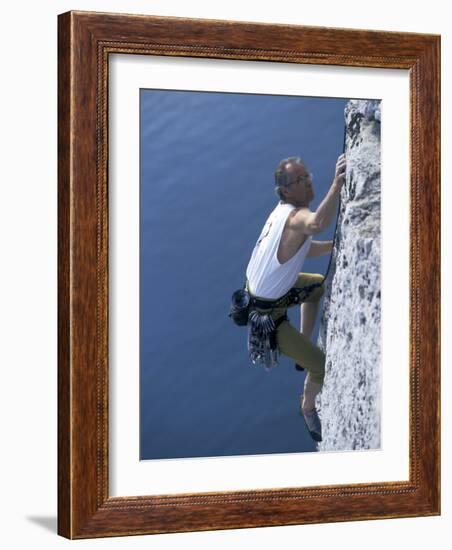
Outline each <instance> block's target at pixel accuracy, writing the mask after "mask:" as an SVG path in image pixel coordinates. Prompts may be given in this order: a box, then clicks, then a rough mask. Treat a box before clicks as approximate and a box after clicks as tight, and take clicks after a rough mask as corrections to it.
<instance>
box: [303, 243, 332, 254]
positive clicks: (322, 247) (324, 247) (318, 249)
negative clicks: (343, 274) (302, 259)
mask: <svg viewBox="0 0 452 550" xmlns="http://www.w3.org/2000/svg"><path fill="white" fill-rule="evenodd" d="M332 248H333V241H311V247H310V248H309V252H308V256H309V257H311V258H312V257H316V256H324V255H325V254H329V253H330V252H331V250H332Z"/></svg>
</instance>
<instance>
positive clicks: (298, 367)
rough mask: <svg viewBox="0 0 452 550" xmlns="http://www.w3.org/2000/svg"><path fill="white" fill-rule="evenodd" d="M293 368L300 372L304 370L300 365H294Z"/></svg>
mask: <svg viewBox="0 0 452 550" xmlns="http://www.w3.org/2000/svg"><path fill="white" fill-rule="evenodd" d="M295 368H296V369H297V370H300V371H301V370H304V368H303V367H302V366H301V365H299V364H298V363H295Z"/></svg>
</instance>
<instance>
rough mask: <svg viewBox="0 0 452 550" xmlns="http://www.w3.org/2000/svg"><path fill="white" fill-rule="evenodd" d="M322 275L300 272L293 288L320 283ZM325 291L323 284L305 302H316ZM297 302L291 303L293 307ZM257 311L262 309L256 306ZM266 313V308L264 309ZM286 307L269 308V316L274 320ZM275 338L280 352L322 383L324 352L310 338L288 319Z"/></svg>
mask: <svg viewBox="0 0 452 550" xmlns="http://www.w3.org/2000/svg"><path fill="white" fill-rule="evenodd" d="M323 278H324V277H323V275H320V274H318V273H300V274H299V275H298V278H297V280H296V282H295V284H294V287H295V288H303V287H304V286H306V285H311V284H313V283H320V282H322V281H323ZM324 291H325V287H324V285H322V286H320V287H318V288H316V289H315V290H313V291H312V293H311V294H310V296H309V297H308V299H307V300H306V302H318V301H319V300H320V298H321V297H322V294H323V293H324ZM295 305H298V304H292V305H291V306H289V307H293V306H295ZM256 309H257V311H264V310H262V309H258V308H256ZM266 312H267V313H268V310H267V311H266ZM286 312H287V308H286V307H280V308H274V309H272V310H271V317H272V318H273V319H274V320H276V319H279V318H280V317H282V316H283V315H285V314H286ZM276 339H277V342H278V347H279V350H280V351H281V353H283V354H284V355H287V356H288V357H290V358H291V359H293V360H294V361H295V363H298V364H299V365H300V366H302V367H303V368H305V369H306V370H307V371H308V373H309V377H310V379H311V380H312V381H313V382H317V383H318V384H323V379H324V377H325V354H324V353H323V351H322V350H321V349H320V348H319V347H318V346H316V345H315V344H313V343H312V342H311V340H310V339H309V338H308V337H307V336H305V335H304V334H302V333H301V332H300V331H299V330H297V329H296V328H295V327H294V326H293V325H291V324H290V323H289V321H283V322H282V323H281V324H280V325H279V327H278V328H277V332H276Z"/></svg>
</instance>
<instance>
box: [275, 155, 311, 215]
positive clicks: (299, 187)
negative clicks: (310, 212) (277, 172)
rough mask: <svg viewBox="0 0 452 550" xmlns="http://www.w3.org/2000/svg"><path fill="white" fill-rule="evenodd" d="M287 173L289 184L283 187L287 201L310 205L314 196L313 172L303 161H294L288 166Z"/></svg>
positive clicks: (298, 204)
mask: <svg viewBox="0 0 452 550" xmlns="http://www.w3.org/2000/svg"><path fill="white" fill-rule="evenodd" d="M287 175H288V179H289V184H288V185H285V186H284V187H283V188H282V189H283V191H282V192H283V194H284V198H285V201H286V202H289V203H291V204H293V205H294V206H308V204H309V203H310V202H311V201H312V199H313V198H314V189H313V187H312V174H311V173H310V172H308V170H307V169H306V166H305V165H304V164H303V163H302V162H293V163H291V164H290V165H289V166H288V167H287Z"/></svg>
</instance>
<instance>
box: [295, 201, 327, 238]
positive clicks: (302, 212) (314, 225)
mask: <svg viewBox="0 0 452 550" xmlns="http://www.w3.org/2000/svg"><path fill="white" fill-rule="evenodd" d="M288 226H289V227H290V229H293V230H295V231H301V232H302V233H305V234H306V235H313V234H314V233H318V232H319V230H320V228H319V224H318V222H317V216H316V213H315V212H312V211H311V210H309V208H307V207H306V206H300V207H298V208H294V209H293V210H292V212H291V213H290V214H289V218H288Z"/></svg>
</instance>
